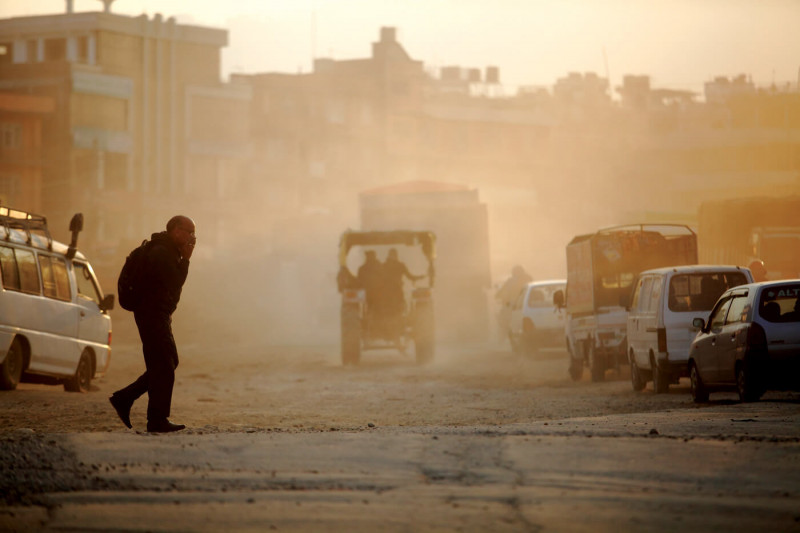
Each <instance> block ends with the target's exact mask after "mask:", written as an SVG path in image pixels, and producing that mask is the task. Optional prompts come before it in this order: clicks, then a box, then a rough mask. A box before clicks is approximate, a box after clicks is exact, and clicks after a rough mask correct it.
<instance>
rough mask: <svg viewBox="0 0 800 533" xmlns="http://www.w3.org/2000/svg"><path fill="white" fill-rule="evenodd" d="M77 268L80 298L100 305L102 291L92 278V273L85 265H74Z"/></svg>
mask: <svg viewBox="0 0 800 533" xmlns="http://www.w3.org/2000/svg"><path fill="white" fill-rule="evenodd" d="M73 265H74V266H75V282H76V283H77V285H78V297H81V298H86V299H87V300H91V301H93V302H94V303H96V304H97V305H100V300H101V299H102V298H101V297H100V290H99V289H98V288H97V284H96V283H95V281H94V277H93V276H92V271H91V270H89V267H88V266H87V265H84V264H83V263H73Z"/></svg>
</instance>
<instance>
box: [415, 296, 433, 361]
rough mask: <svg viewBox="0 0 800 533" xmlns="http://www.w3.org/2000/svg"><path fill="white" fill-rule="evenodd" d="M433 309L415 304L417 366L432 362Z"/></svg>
mask: <svg viewBox="0 0 800 533" xmlns="http://www.w3.org/2000/svg"><path fill="white" fill-rule="evenodd" d="M434 331H435V328H434V322H433V308H432V307H431V306H430V305H428V304H427V303H422V302H417V303H416V306H415V313H414V331H413V336H414V351H415V353H416V358H417V364H425V363H429V362H431V361H433V355H434V345H435V335H434Z"/></svg>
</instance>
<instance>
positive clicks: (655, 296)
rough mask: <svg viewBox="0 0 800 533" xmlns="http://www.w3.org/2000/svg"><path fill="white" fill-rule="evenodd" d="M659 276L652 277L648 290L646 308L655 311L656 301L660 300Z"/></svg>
mask: <svg viewBox="0 0 800 533" xmlns="http://www.w3.org/2000/svg"><path fill="white" fill-rule="evenodd" d="M661 283H662V280H661V276H658V277H655V278H653V288H652V289H651V290H650V304H649V305H648V307H647V309H648V310H649V311H655V310H656V308H657V307H658V302H660V301H661Z"/></svg>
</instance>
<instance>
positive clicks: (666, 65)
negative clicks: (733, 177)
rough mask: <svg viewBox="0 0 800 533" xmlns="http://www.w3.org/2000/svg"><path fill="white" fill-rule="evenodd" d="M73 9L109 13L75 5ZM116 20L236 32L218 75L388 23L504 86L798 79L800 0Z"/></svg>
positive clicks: (365, 43) (362, 3) (364, 42)
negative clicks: (596, 77)
mask: <svg viewBox="0 0 800 533" xmlns="http://www.w3.org/2000/svg"><path fill="white" fill-rule="evenodd" d="M65 5H66V3H65V1H64V0H0V17H2V18H6V17H10V16H20V15H34V14H48V13H60V12H63V11H64V10H65ZM74 5H75V10H76V11H95V10H100V9H102V4H101V3H100V1H99V0H75V4H74ZM112 10H113V11H114V12H116V13H121V14H128V15H139V14H141V13H147V14H148V15H150V16H152V15H153V14H155V13H157V12H160V13H161V14H163V15H164V16H165V17H169V16H175V17H176V18H177V19H178V21H179V22H184V23H192V24H198V25H203V26H213V27H219V28H227V29H229V30H230V34H229V41H230V44H229V46H228V47H227V48H226V49H225V50H224V52H223V75H227V74H228V73H230V72H246V73H254V72H276V71H277V72H299V71H302V72H309V71H310V70H311V64H312V63H311V58H312V57H314V56H316V57H333V58H335V59H355V58H364V57H369V55H370V53H371V43H372V42H373V41H375V40H377V38H378V33H379V29H380V27H381V26H394V27H396V28H397V30H398V38H399V40H400V42H401V44H402V45H403V46H404V47H405V49H406V51H407V52H408V53H409V54H410V55H411V57H412V58H414V59H418V60H421V61H423V62H424V63H425V65H426V67H430V68H435V67H441V66H447V65H460V66H462V67H474V68H481V69H483V68H485V67H486V66H488V65H494V66H498V67H500V78H501V81H502V82H503V83H504V84H507V85H509V86H512V87H510V88H513V86H517V85H544V86H551V85H553V83H554V82H555V80H556V79H557V78H559V77H562V76H564V75H565V74H566V73H567V72H571V71H577V72H587V71H594V72H597V73H598V74H600V75H601V76H605V75H606V73H607V74H609V76H610V78H611V82H612V85H614V86H618V85H619V84H620V83H621V80H622V76H623V75H624V74H647V75H650V76H651V78H652V84H653V86H655V87H665V88H667V87H668V88H675V89H689V90H695V91H702V87H703V83H704V82H705V81H708V80H710V79H711V78H713V77H714V76H718V75H724V76H733V75H737V74H747V75H751V76H752V78H753V81H755V82H756V84H759V85H766V84H769V83H772V82H773V81H775V82H777V83H781V84H782V83H786V82H791V83H792V84H796V83H797V82H798V75H799V74H800V72H799V71H800V0H227V1H223V0H217V1H211V0H117V1H116V2H115V4H114V6H113V8H112Z"/></svg>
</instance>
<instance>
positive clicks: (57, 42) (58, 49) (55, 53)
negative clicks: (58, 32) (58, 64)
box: [44, 38, 67, 61]
mask: <svg viewBox="0 0 800 533" xmlns="http://www.w3.org/2000/svg"><path fill="white" fill-rule="evenodd" d="M66 58H67V40H66V39H63V38H62V39H45V41H44V59H45V61H63V60H65V59H66Z"/></svg>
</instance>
